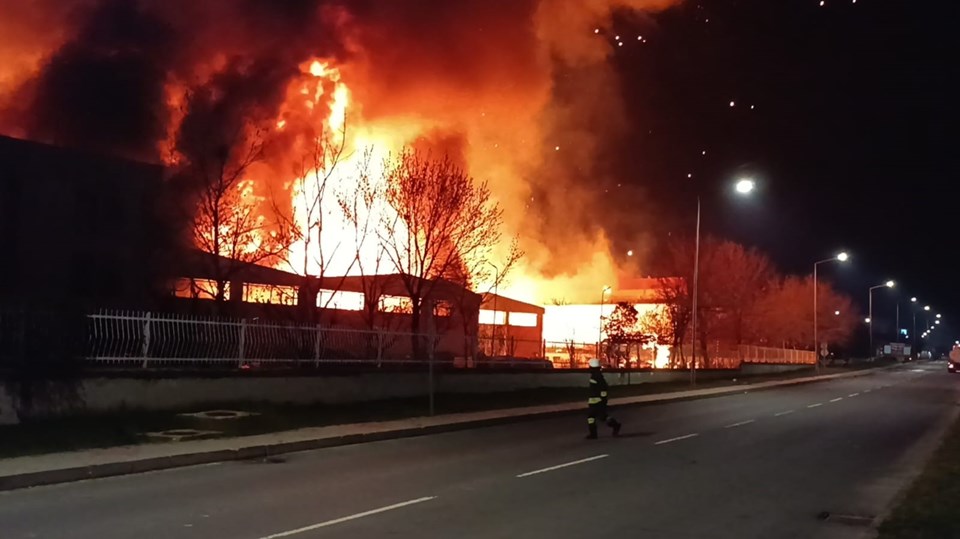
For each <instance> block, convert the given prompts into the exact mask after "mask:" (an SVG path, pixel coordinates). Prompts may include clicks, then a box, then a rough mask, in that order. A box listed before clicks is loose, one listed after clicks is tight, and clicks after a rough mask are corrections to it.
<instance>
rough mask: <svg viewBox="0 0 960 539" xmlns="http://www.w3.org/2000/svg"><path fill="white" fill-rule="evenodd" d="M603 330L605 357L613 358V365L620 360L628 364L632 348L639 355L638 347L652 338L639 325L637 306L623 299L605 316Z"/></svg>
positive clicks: (617, 363)
mask: <svg viewBox="0 0 960 539" xmlns="http://www.w3.org/2000/svg"><path fill="white" fill-rule="evenodd" d="M603 332H604V333H606V334H607V343H606V344H607V357H608V358H610V359H613V360H614V361H615V362H616V363H615V365H619V364H620V363H621V362H625V363H627V364H629V362H630V356H631V349H633V348H636V350H637V357H639V356H640V348H641V347H642V346H643V345H644V344H647V343H648V342H650V340H651V339H652V337H651V336H650V335H648V334H646V333H645V332H644V330H643V328H642V326H641V325H640V314H639V313H638V312H637V308H636V307H634V306H633V305H631V304H630V303H627V302H624V301H621V302H619V303H617V306H616V307H614V309H613V312H612V313H610V316H608V317H607V318H606V320H605V321H604V324H603Z"/></svg>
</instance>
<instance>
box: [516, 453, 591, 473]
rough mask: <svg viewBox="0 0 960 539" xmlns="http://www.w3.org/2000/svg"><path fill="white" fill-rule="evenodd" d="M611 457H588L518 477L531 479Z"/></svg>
mask: <svg viewBox="0 0 960 539" xmlns="http://www.w3.org/2000/svg"><path fill="white" fill-rule="evenodd" d="M609 456H610V455H597V456H595V457H588V458H585V459H580V460H575V461H573V462H566V463H564V464H557V465H556V466H551V467H549V468H543V469H540V470H534V471H532V472H527V473H522V474H520V475H518V476H517V477H530V476H531V475H537V474H541V473H544V472H552V471H553V470H559V469H560V468H568V467H570V466H576V465H577V464H583V463H585V462H592V461H595V460H600V459H605V458H607V457H609Z"/></svg>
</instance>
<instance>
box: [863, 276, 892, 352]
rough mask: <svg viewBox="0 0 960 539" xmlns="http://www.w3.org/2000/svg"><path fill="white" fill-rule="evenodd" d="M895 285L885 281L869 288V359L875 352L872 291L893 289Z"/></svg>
mask: <svg viewBox="0 0 960 539" xmlns="http://www.w3.org/2000/svg"><path fill="white" fill-rule="evenodd" d="M895 285H896V283H895V282H893V281H887V282H885V283H883V284H878V285H877V286H871V287H870V301H869V305H870V314H869V315H868V316H867V320H869V323H870V354H871V355H870V357H873V354H874V353H875V352H876V351H875V350H874V349H873V291H874V290H876V289H878V288H893V287H894V286H895Z"/></svg>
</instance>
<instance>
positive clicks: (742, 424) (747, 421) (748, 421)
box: [723, 419, 756, 429]
mask: <svg viewBox="0 0 960 539" xmlns="http://www.w3.org/2000/svg"><path fill="white" fill-rule="evenodd" d="M754 421H756V419H748V420H746V421H741V422H739V423H734V424H732V425H727V426H726V427H723V428H725V429H732V428H734V427H742V426H744V425H749V424H750V423H753V422H754Z"/></svg>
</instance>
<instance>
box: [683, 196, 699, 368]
mask: <svg viewBox="0 0 960 539" xmlns="http://www.w3.org/2000/svg"><path fill="white" fill-rule="evenodd" d="M695 237H696V239H695V240H694V245H695V246H694V249H693V297H692V300H691V303H692V305H691V310H692V317H693V318H692V322H691V325H692V326H693V338H692V339H691V341H690V342H691V346H690V385H695V384H696V383H697V296H698V295H699V292H700V291H699V289H698V286H699V281H700V196H699V195H697V232H696V236H695ZM681 346H683V345H682V344H681Z"/></svg>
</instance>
